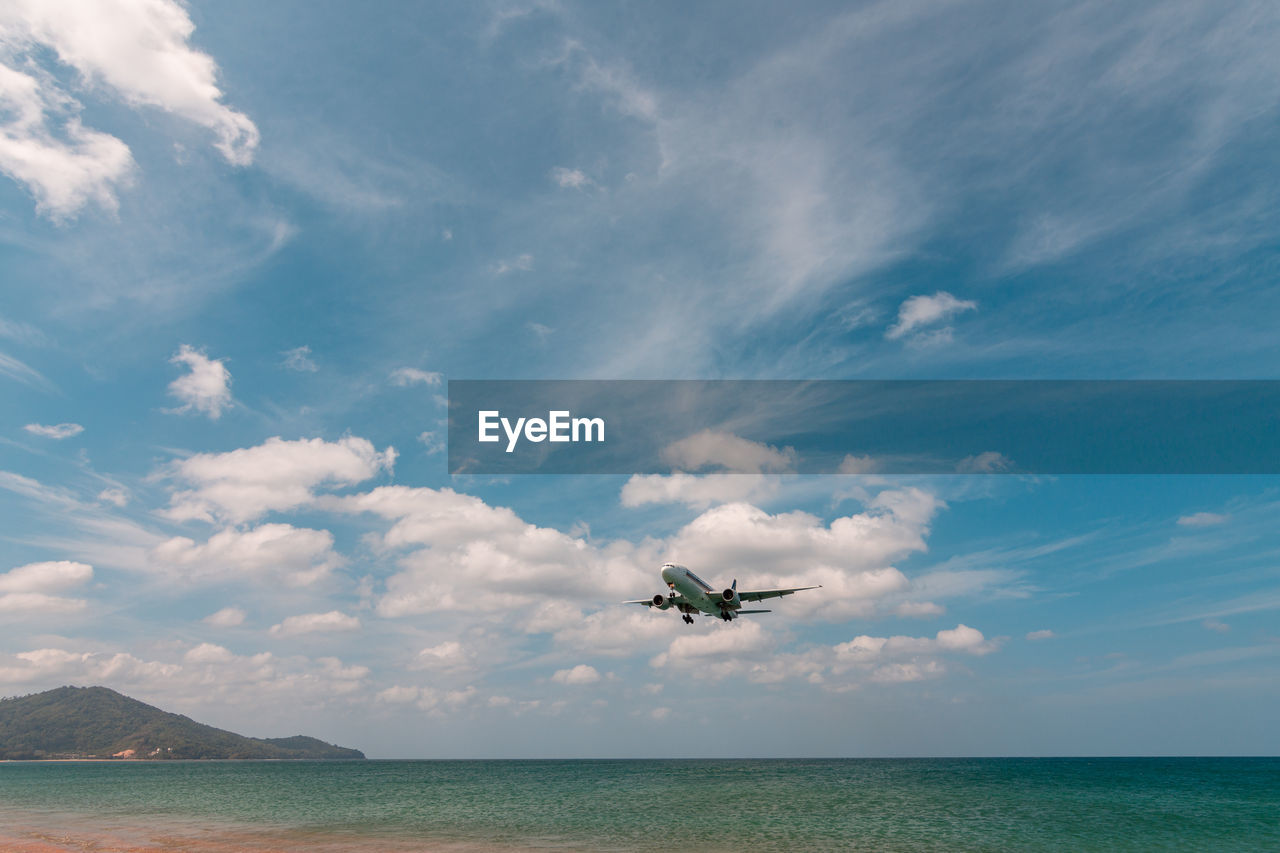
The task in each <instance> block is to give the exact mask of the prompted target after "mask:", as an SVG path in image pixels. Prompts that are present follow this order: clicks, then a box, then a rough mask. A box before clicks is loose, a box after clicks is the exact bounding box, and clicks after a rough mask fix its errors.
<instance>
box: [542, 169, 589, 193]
mask: <svg viewBox="0 0 1280 853" xmlns="http://www.w3.org/2000/svg"><path fill="white" fill-rule="evenodd" d="M551 180H553V181H555V182H556V183H557V184H559V185H560V187H561V188H563V189H575V190H578V189H582V188H583V187H589V186H591V185H592V184H594V183H595V181H593V180H591V179H590V178H588V177H587V176H586V174H585V173H583V172H582V170H581V169H566V168H565V167H564V166H556V167H555V168H554V169H552V170H551Z"/></svg>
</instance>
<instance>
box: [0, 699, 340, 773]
mask: <svg viewBox="0 0 1280 853" xmlns="http://www.w3.org/2000/svg"><path fill="white" fill-rule="evenodd" d="M113 757H115V758H142V759H170V758H364V753H362V752H360V751H359V750H357V749H346V748H344V747H340V746H333V745H331V744H327V743H325V742H323V741H320V740H316V739H315V738H311V737H305V736H303V735H295V736H294V737H288V738H250V737H244V736H242V735H238V734H234V733H233V732H228V731H223V730H222V729H215V728H214V727H213V726H206V725H204V724H202V723H197V722H195V721H194V720H192V719H190V718H188V717H184V716H182V715H180V714H170V713H168V712H166V711H161V710H160V709H159V708H155V707H152V706H151V705H147V704H145V703H143V702H139V701H138V700H136V699H130V698H129V697H128V696H124V695H121V694H120V693H117V692H116V691H114V690H110V689H108V688H106V687H59V688H57V689H55V690H48V691H45V692H44V693H35V694H32V695H30V696H22V697H19V698H13V699H3V700H0V758H8V759H33V758H113Z"/></svg>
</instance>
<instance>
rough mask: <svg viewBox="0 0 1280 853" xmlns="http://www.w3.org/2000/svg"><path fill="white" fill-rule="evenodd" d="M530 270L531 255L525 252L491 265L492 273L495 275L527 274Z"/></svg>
mask: <svg viewBox="0 0 1280 853" xmlns="http://www.w3.org/2000/svg"><path fill="white" fill-rule="evenodd" d="M531 269H533V255H530V254H528V253H527V252H526V253H525V254H523V255H519V256H517V257H515V258H511V259H508V260H505V261H498V262H497V263H496V264H494V265H493V272H494V274H495V275H506V274H507V273H512V272H528V271H529V270H531Z"/></svg>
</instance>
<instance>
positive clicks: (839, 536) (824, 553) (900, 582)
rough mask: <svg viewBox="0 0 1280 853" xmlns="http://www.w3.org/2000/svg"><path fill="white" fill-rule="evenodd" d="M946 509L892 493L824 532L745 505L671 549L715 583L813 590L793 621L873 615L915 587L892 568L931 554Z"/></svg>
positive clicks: (792, 515)
mask: <svg viewBox="0 0 1280 853" xmlns="http://www.w3.org/2000/svg"><path fill="white" fill-rule="evenodd" d="M941 506H942V502H941V501H939V500H938V499H937V498H936V497H934V496H933V495H932V494H929V493H928V492H925V491H924V490H921V489H917V488H907V489H887V490H885V491H882V492H880V493H879V494H878V495H876V496H875V497H874V498H872V499H870V501H869V502H868V504H867V509H866V511H865V512H860V513H855V514H853V515H848V516H842V517H839V518H836V519H834V520H833V521H831V523H830V524H824V523H823V522H822V520H821V519H819V518H818V517H817V516H814V515H810V514H809V513H805V512H785V513H777V514H771V513H768V512H765V511H764V510H762V509H760V508H758V507H755V506H752V505H750V504H745V503H733V504H725V505H723V506H718V507H714V508H712V509H709V510H707V511H706V512H704V513H703V514H702V515H700V516H698V517H697V518H695V519H694V520H693V521H691V522H689V524H687V525H686V526H685V527H683V528H682V529H681V530H680V531H678V532H677V533H676V535H675V536H674V537H672V538H671V539H670V540H668V541H667V543H666V553H667V554H668V555H669V557H670V558H671V559H675V560H677V561H678V562H681V563H684V564H686V565H689V566H697V567H698V573H699V574H701V575H703V577H706V578H708V580H712V579H716V582H723V583H726V584H727V583H728V581H729V580H731V579H733V578H737V579H738V580H739V587H740V588H772V587H783V586H787V587H790V586H813V585H817V584H821V585H822V586H823V589H822V591H821V592H820V593H816V594H815V593H809V594H807V595H797V596H795V598H789V599H787V608H788V610H789V611H790V612H792V613H797V614H805V615H813V616H817V617H820V618H826V619H841V618H847V617H850V616H860V617H865V616H869V615H871V614H872V613H873V612H874V610H875V608H876V603H877V602H878V601H880V600H881V599H885V598H887V597H890V596H892V595H895V594H898V593H903V592H905V591H906V590H907V589H908V587H909V586H910V584H909V582H908V580H907V578H906V576H905V575H903V574H902V572H900V571H899V570H898V569H897V568H895V567H894V566H893V562H894V561H896V560H898V559H900V558H902V557H905V556H907V555H908V554H910V553H912V552H916V551H924V550H926V545H925V535H926V534H927V533H928V530H929V523H930V521H931V519H932V517H933V515H934V513H935V512H936V511H937V510H938V508H940V507H941Z"/></svg>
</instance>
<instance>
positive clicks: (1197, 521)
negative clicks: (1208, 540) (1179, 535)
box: [1178, 512, 1231, 527]
mask: <svg viewBox="0 0 1280 853" xmlns="http://www.w3.org/2000/svg"><path fill="white" fill-rule="evenodd" d="M1229 518H1231V516H1229V515H1221V514H1219V513H1216V512H1196V513H1192V514H1191V515H1184V516H1182V517H1181V518H1179V519H1178V524H1179V525H1181V526H1182V527H1212V526H1214V525H1216V524H1224V523H1226V521H1227V520H1228V519H1229Z"/></svg>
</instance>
